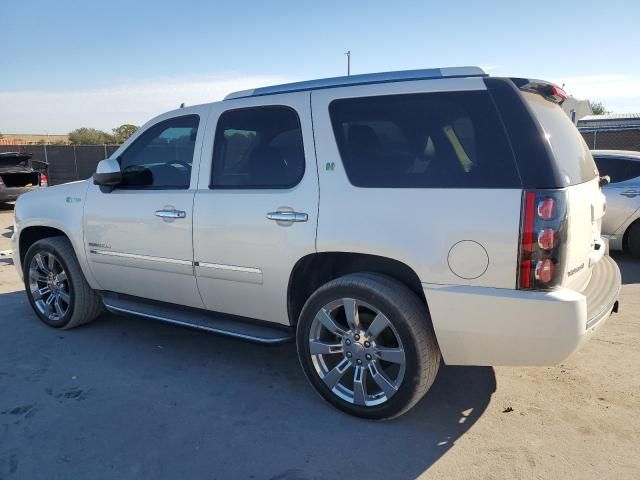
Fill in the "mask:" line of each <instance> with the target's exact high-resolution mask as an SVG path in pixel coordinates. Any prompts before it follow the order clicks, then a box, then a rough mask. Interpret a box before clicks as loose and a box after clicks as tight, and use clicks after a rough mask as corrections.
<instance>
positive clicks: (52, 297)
mask: <svg viewBox="0 0 640 480" xmlns="http://www.w3.org/2000/svg"><path fill="white" fill-rule="evenodd" d="M23 270H24V284H25V288H26V291H27V297H28V298H29V302H30V303H31V307H32V308H33V310H34V311H35V312H36V314H37V315H38V317H39V318H40V320H42V321H43V322H44V323H46V324H47V325H49V326H51V327H55V328H61V329H69V328H73V327H77V326H79V325H82V324H84V323H88V322H90V321H92V320H94V319H95V318H96V317H97V316H98V315H99V314H100V309H101V302H100V297H98V295H97V294H96V293H95V292H94V291H93V290H92V289H91V287H90V286H89V284H88V283H87V281H86V280H85V278H84V274H83V273H82V270H81V268H80V265H79V263H78V259H77V258H76V255H75V252H74V251H73V247H72V246H71V243H70V242H69V240H68V239H66V238H65V237H51V238H45V239H42V240H39V241H37V242H35V243H34V244H33V245H32V246H31V247H30V248H29V250H27V253H26V255H25V258H24V265H23Z"/></svg>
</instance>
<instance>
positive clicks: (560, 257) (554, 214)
mask: <svg viewBox="0 0 640 480" xmlns="http://www.w3.org/2000/svg"><path fill="white" fill-rule="evenodd" d="M566 223H567V197H566V192H565V191H562V190H536V191H525V192H524V195H523V198H522V219H521V227H520V258H519V261H518V288H520V289H528V290H534V289H548V288H551V287H553V286H554V285H556V284H557V283H558V282H559V281H560V277H561V275H560V273H561V272H562V270H561V266H562V265H563V263H564V258H565V251H566V242H565V238H566Z"/></svg>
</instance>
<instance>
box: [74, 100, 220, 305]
mask: <svg viewBox="0 0 640 480" xmlns="http://www.w3.org/2000/svg"><path fill="white" fill-rule="evenodd" d="M210 109H211V107H210V106H208V105H206V106H196V107H190V108H184V109H180V110H177V111H173V112H169V113H167V114H164V115H161V116H159V117H157V118H155V119H153V120H152V121H151V122H149V123H148V124H147V125H145V126H144V127H142V128H140V129H139V130H138V132H137V135H136V136H135V138H132V139H130V140H129V141H128V142H127V143H125V145H123V146H122V147H120V149H118V151H116V152H115V153H114V154H113V156H112V158H117V156H118V155H119V154H120V153H121V152H122V151H123V150H124V149H126V148H127V146H128V145H129V144H131V142H133V141H135V139H136V138H137V137H139V136H140V135H142V134H143V133H144V132H145V131H146V130H147V129H148V127H150V126H151V125H153V124H156V123H158V122H161V121H164V120H167V119H169V118H172V117H178V116H183V115H190V114H197V115H199V117H200V122H199V127H198V134H197V137H196V142H195V149H194V158H193V166H192V169H191V185H190V188H188V189H175V190H151V189H117V188H116V189H115V190H113V191H112V192H109V193H104V192H102V191H101V190H100V187H98V186H97V185H90V186H89V189H88V192H87V200H86V206H85V211H84V234H85V238H84V250H85V254H86V255H87V258H88V263H89V266H90V269H91V271H92V273H93V276H94V278H95V279H96V283H97V285H98V286H99V288H100V289H101V290H107V291H111V292H117V293H124V294H128V295H133V296H137V297H143V298H149V299H152V300H159V301H164V302H170V303H176V304H179V305H186V306H190V307H198V308H202V307H203V306H204V305H203V303H202V299H201V298H200V295H199V293H198V288H197V285H196V281H195V277H194V275H193V264H192V262H193V248H192V241H193V238H192V227H193V199H194V195H195V187H196V185H197V181H198V167H199V161H200V151H201V150H202V142H203V138H204V136H205V132H206V131H207V118H208V114H209V111H210ZM162 209H175V210H180V211H183V212H185V213H186V216H185V218H178V219H166V218H159V217H157V216H156V215H155V212H156V211H157V210H162ZM119 254H120V255H119Z"/></svg>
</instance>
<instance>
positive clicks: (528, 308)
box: [423, 256, 621, 365]
mask: <svg viewBox="0 0 640 480" xmlns="http://www.w3.org/2000/svg"><path fill="white" fill-rule="evenodd" d="M423 287H424V292H425V296H426V298H427V303H428V305H429V311H430V313H431V319H432V321H433V326H434V330H435V333H436V337H437V339H438V344H439V346H440V350H441V351H442V356H443V358H444V360H445V362H446V363H447V364H449V365H556V364H558V363H560V362H562V361H563V360H564V359H566V358H567V357H568V356H569V355H571V353H573V352H574V351H575V350H577V349H578V348H579V347H580V345H581V344H582V343H583V342H584V341H585V340H586V339H587V338H588V337H589V336H590V335H591V334H592V333H593V332H594V331H596V330H597V329H598V328H599V327H600V326H601V325H602V324H603V323H604V321H605V320H606V319H607V318H608V317H609V315H610V314H611V312H612V311H614V310H616V311H617V301H618V296H619V294H620V287H621V277H620V270H619V269H618V266H617V265H616V263H615V262H614V261H613V260H612V259H611V258H610V257H608V256H604V257H603V258H602V259H601V260H600V261H599V262H598V263H596V264H595V265H594V267H593V271H592V275H591V280H590V281H589V284H588V285H587V287H586V288H585V289H584V290H583V291H582V292H576V291H574V290H569V289H566V288H559V289H556V290H553V291H549V292H527V291H522V290H508V289H497V288H486V287H470V286H437V285H428V284H423Z"/></svg>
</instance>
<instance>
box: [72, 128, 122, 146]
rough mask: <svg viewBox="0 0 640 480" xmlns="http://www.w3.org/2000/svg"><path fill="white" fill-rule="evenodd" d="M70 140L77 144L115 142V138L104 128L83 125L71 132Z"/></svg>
mask: <svg viewBox="0 0 640 480" xmlns="http://www.w3.org/2000/svg"><path fill="white" fill-rule="evenodd" d="M69 142H71V143H73V144H76V145H103V144H105V143H115V138H114V137H113V135H111V134H109V133H107V132H103V131H102V130H96V129H95V128H86V127H82V128H76V129H75V130H73V131H71V132H69Z"/></svg>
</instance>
